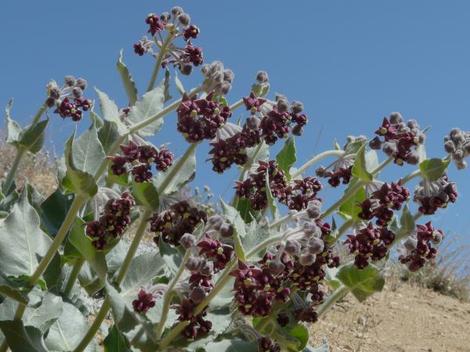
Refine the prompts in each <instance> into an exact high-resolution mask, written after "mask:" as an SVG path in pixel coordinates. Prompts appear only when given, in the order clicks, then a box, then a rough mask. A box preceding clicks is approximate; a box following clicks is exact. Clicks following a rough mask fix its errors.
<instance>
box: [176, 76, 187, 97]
mask: <svg viewBox="0 0 470 352" xmlns="http://www.w3.org/2000/svg"><path fill="white" fill-rule="evenodd" d="M175 86H176V89H177V90H178V92H179V93H180V94H181V95H183V94H184V93H186V89H184V85H183V82H181V80H180V78H179V77H178V74H177V73H176V71H175Z"/></svg>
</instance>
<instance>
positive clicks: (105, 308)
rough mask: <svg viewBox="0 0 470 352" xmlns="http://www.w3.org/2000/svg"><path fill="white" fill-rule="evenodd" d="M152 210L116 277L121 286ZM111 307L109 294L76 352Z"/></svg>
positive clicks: (88, 340) (144, 216)
mask: <svg viewBox="0 0 470 352" xmlns="http://www.w3.org/2000/svg"><path fill="white" fill-rule="evenodd" d="M151 213H152V212H151V211H150V210H145V211H144V213H143V214H142V216H141V218H140V223H139V227H138V228H137V230H136V233H135V236H134V239H133V240H132V243H131V245H130V247H129V249H128V251H127V254H126V257H125V258H124V261H123V263H122V265H121V268H120V269H119V272H118V275H117V277H116V284H117V285H118V286H119V285H120V284H121V283H122V281H123V280H124V278H125V277H126V274H127V271H128V270H129V266H130V264H131V262H132V258H134V255H135V253H136V251H137V248H138V247H139V244H140V241H141V240H142V238H143V236H144V234H145V229H146V227H147V221H148V218H149V217H150V215H151ZM110 308H111V301H110V298H109V296H106V298H105V300H104V302H103V304H102V306H101V308H100V310H99V312H98V314H97V315H96V318H95V321H94V322H93V324H92V325H91V326H90V327H89V329H88V331H87V333H86V334H85V336H83V338H82V340H81V341H80V343H79V344H78V345H77V347H75V349H74V352H81V351H83V350H84V349H85V348H86V347H87V346H88V344H89V343H90V342H91V340H93V337H94V336H95V335H96V332H97V331H98V329H99V328H100V326H101V323H102V322H103V320H104V319H105V318H106V315H107V314H108V311H109V309H110Z"/></svg>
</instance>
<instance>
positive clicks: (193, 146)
mask: <svg viewBox="0 0 470 352" xmlns="http://www.w3.org/2000/svg"><path fill="white" fill-rule="evenodd" d="M197 145H198V143H192V144H190V145H189V147H188V149H186V151H185V152H184V154H183V156H182V157H181V158H179V159H178V162H177V163H176V164H175V166H174V167H172V168H171V169H170V171H169V172H168V175H166V176H165V178H164V179H163V181H162V183H161V184H160V186H159V187H158V194H163V193H164V192H165V190H166V188H167V187H168V185H169V184H170V182H171V180H172V179H173V177H175V176H176V174H177V173H178V172H179V171H180V170H181V168H182V167H183V166H184V164H185V163H186V161H187V160H188V159H189V157H190V156H191V154H193V152H194V150H195V149H196V147H197Z"/></svg>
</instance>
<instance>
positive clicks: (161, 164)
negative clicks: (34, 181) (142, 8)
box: [0, 7, 470, 352]
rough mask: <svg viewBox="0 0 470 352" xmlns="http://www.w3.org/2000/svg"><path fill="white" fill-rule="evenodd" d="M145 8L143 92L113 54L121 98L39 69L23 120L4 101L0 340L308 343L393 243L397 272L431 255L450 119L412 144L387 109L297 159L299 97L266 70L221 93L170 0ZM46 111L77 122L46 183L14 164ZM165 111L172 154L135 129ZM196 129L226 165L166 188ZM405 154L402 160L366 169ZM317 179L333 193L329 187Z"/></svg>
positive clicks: (143, 346)
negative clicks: (46, 188) (7, 164)
mask: <svg viewBox="0 0 470 352" xmlns="http://www.w3.org/2000/svg"><path fill="white" fill-rule="evenodd" d="M145 23H146V26H147V34H146V35H145V36H144V37H143V38H142V39H140V40H138V41H137V42H136V43H135V44H134V45H133V51H134V52H135V54H136V55H139V56H146V57H149V58H151V59H150V60H154V62H155V63H154V68H153V71H152V73H151V74H150V79H149V83H148V85H147V88H146V91H145V93H140V94H139V92H138V90H137V85H136V83H135V81H134V80H133V78H132V76H131V74H130V72H129V69H128V67H127V66H126V65H125V63H124V60H123V55H122V52H121V54H120V56H119V58H118V61H117V70H118V73H119V75H120V77H121V78H122V83H123V87H124V89H125V92H126V93H127V98H128V101H126V102H125V103H124V104H123V105H121V106H122V107H120V106H119V105H118V104H117V103H116V102H114V101H113V100H112V99H111V98H110V97H109V96H108V95H107V94H106V93H104V92H102V91H100V90H98V89H96V94H97V101H96V104H95V102H94V101H92V100H91V99H89V98H87V95H88V88H87V81H86V80H85V79H83V78H75V77H73V76H67V77H65V79H64V82H63V84H59V83H58V82H55V81H51V82H49V83H48V84H47V93H46V95H45V97H44V102H43V103H42V105H41V106H40V108H39V110H38V112H37V113H36V115H35V116H34V117H33V119H32V121H31V124H30V125H28V126H26V127H22V126H20V124H18V123H17V122H15V120H13V118H12V117H11V110H12V103H11V102H10V103H9V104H8V106H7V108H6V130H7V142H8V143H9V144H11V145H12V146H14V147H15V150H16V158H15V160H14V163H13V164H12V166H11V168H10V169H9V172H8V174H7V175H6V178H5V180H4V182H3V184H2V190H1V195H0V215H1V218H2V220H1V224H0V275H1V276H0V302H1V304H0V319H1V321H0V328H1V332H2V334H1V340H0V343H1V348H0V350H1V351H7V350H8V349H10V350H11V351H28V352H29V351H38V352H43V351H74V352H78V351H97V350H103V348H104V350H105V351H207V352H213V351H217V352H221V351H262V352H265V351H269V352H277V351H311V352H312V351H327V350H328V346H327V345H326V344H325V345H324V346H317V347H313V346H310V345H309V342H308V341H309V331H315V328H310V324H319V322H317V321H319V320H321V318H322V316H323V315H324V314H325V313H326V312H327V311H328V310H329V309H330V308H331V307H333V305H334V304H335V302H337V301H338V300H341V299H342V298H344V297H345V296H346V295H348V294H351V295H353V296H354V297H355V298H356V299H357V300H358V301H359V302H362V301H364V300H365V299H367V298H368V297H369V296H370V295H372V294H374V293H375V292H377V291H380V290H381V289H382V287H383V286H384V276H383V272H384V265H385V263H386V262H387V260H389V259H390V258H391V257H392V256H393V258H396V259H397V260H399V261H400V262H401V263H402V265H404V266H406V267H407V268H408V269H409V270H410V271H417V270H419V269H420V268H422V267H423V265H425V264H426V262H428V261H432V260H433V259H434V258H435V257H436V255H437V248H438V244H439V242H441V241H442V239H443V237H444V233H443V232H442V231H441V230H440V229H438V228H436V227H435V226H434V225H433V224H432V216H433V215H434V214H435V213H436V212H438V211H440V209H442V208H446V207H447V206H448V205H449V203H454V202H455V201H456V200H457V190H456V185H455V183H454V182H452V181H451V179H450V177H449V176H448V175H447V169H448V167H449V165H450V164H451V162H454V163H455V165H456V167H457V169H465V167H466V161H465V158H466V157H467V156H468V155H469V154H470V132H465V131H462V130H460V129H457V128H455V129H452V130H451V131H450V132H449V134H448V135H447V136H445V137H444V145H443V156H442V158H440V157H439V158H428V157H426V154H425V147H424V145H425V139H426V130H424V129H422V128H421V127H420V126H419V125H418V122H417V121H415V120H406V119H404V118H403V117H402V115H401V114H399V113H392V114H390V115H389V116H387V117H385V118H384V119H383V121H382V122H381V123H380V124H379V123H378V124H377V125H378V126H377V128H376V129H375V131H374V130H372V131H371V135H370V136H369V137H365V136H356V137H352V136H351V137H348V138H347V140H346V141H345V142H344V144H342V145H340V144H338V143H335V145H334V147H333V148H332V150H327V151H324V152H321V153H319V154H317V155H315V156H314V157H313V158H311V159H310V160H308V161H307V162H306V163H305V164H303V165H298V166H296V163H297V158H296V146H295V139H296V138H298V137H300V136H301V135H302V132H303V129H304V126H305V125H306V124H307V123H308V120H309V119H308V117H307V114H306V113H305V111H304V105H303V104H302V103H301V102H298V101H295V100H290V99H288V98H287V97H285V96H283V95H275V96H271V95H270V94H269V88H270V84H269V78H268V74H267V73H266V72H264V71H260V72H258V73H257V75H256V77H255V79H254V82H253V85H252V86H251V87H247V89H246V96H244V97H242V98H241V99H240V100H238V101H235V102H229V101H227V99H226V97H225V95H226V94H227V93H228V92H229V91H230V89H231V87H232V84H233V82H234V73H233V72H232V71H231V70H230V69H228V68H226V67H224V65H223V64H222V62H219V61H215V62H212V63H205V60H204V54H203V50H202V49H201V48H200V47H198V46H197V39H198V36H199V34H200V30H199V28H198V27H197V26H196V25H194V24H193V23H192V22H191V19H190V16H189V15H188V14H187V13H185V12H184V11H183V9H182V8H180V7H174V8H172V9H171V11H170V12H169V13H167V12H165V13H162V14H161V15H156V14H149V15H148V16H147V17H146V19H145ZM196 70H197V71H200V72H201V80H200V84H199V85H197V86H196V87H194V88H192V89H188V90H187V89H186V88H184V86H183V83H182V81H181V80H180V79H179V78H178V75H179V76H180V77H183V76H187V75H192V74H194V73H195V71H196ZM172 77H174V78H172ZM172 86H174V87H175V89H174V90H175V92H177V93H178V95H180V96H178V97H176V98H173V97H171V96H170V88H171V87H172ZM237 110H239V111H237ZM235 111H237V114H243V115H244V117H245V118H244V119H242V120H241V121H238V122H235V121H234V120H233V119H232V115H234V113H235ZM49 116H50V118H56V116H57V117H60V118H62V119H64V120H65V119H71V120H73V121H75V122H76V123H82V124H83V123H87V124H89V125H90V126H89V128H88V129H86V131H85V132H83V133H82V134H81V135H79V136H76V135H75V132H72V131H71V136H70V138H69V139H68V140H67V142H66V144H65V147H64V155H63V157H62V158H61V159H60V162H59V163H58V172H57V179H58V181H59V182H58V187H57V189H56V190H55V191H54V192H53V193H52V194H51V195H49V196H48V197H44V196H43V195H42V194H40V193H39V192H38V191H37V190H35V189H34V188H33V187H32V186H31V185H28V184H26V185H24V186H23V187H21V189H19V188H18V187H16V184H15V178H16V176H17V170H18V166H19V165H20V164H21V161H22V158H23V156H25V155H26V154H28V153H31V154H35V153H37V152H39V151H40V150H41V148H42V147H43V143H44V139H45V131H46V127H47V125H48V122H49ZM84 120H88V121H86V122H85V121H84ZM164 121H165V122H167V123H169V124H172V125H173V124H175V125H176V129H177V130H178V132H180V133H181V135H182V136H183V137H184V139H185V143H186V144H187V149H186V151H185V152H184V153H183V154H182V155H179V156H178V155H174V154H173V152H172V151H171V149H170V148H169V146H168V145H159V146H156V145H153V144H152V143H151V142H149V140H148V139H150V138H151V137H153V136H154V135H155V134H157V133H158V131H159V130H160V128H161V127H162V124H163V122H164ZM203 143H208V144H209V145H210V148H209V154H208V156H207V160H208V161H209V163H210V165H211V167H212V169H213V171H214V172H216V173H219V174H221V173H224V172H225V171H227V170H229V169H231V168H237V169H239V177H238V180H237V181H234V182H233V193H234V194H233V197H231V198H230V199H225V200H220V204H219V203H218V204H215V205H214V204H208V203H207V202H202V201H201V202H199V201H198V199H199V198H198V197H192V196H188V192H186V193H185V192H182V189H185V188H186V189H188V188H189V186H188V185H189V183H190V182H191V180H192V179H193V178H194V175H195V173H196V156H195V155H196V154H195V152H196V149H197V148H198V146H199V145H201V144H203ZM274 145H280V146H279V150H280V152H279V153H277V155H272V154H270V147H272V146H274ZM325 160H328V162H325ZM321 164H323V166H322V165H321ZM407 164H408V165H413V166H414V168H411V169H413V170H414V171H413V172H411V173H409V174H404V173H403V176H402V177H401V178H399V179H396V180H395V181H393V182H383V181H381V180H380V174H381V172H382V171H383V170H384V169H385V168H386V167H391V168H392V167H393V168H397V169H400V167H402V166H404V165H407ZM407 169H408V168H407ZM411 180H414V181H415V182H414V184H416V187H415V188H414V189H410V188H407V184H408V183H409V181H411ZM328 187H331V188H342V191H336V192H330V193H332V194H337V196H336V198H335V199H330V196H328V197H324V196H323V195H322V191H323V190H324V189H325V188H328ZM414 209H416V211H414ZM143 247H145V250H143V249H142V248H143Z"/></svg>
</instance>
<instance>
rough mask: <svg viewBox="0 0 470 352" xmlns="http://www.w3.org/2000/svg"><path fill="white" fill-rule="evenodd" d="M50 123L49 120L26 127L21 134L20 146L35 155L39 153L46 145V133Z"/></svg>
mask: <svg viewBox="0 0 470 352" xmlns="http://www.w3.org/2000/svg"><path fill="white" fill-rule="evenodd" d="M48 123H49V120H48V119H47V120H43V121H39V122H37V123H35V124H34V125H30V126H28V127H26V129H24V130H23V131H22V132H21V133H20V137H19V138H20V140H19V142H18V145H20V146H21V147H23V148H24V149H26V150H27V151H29V152H31V153H33V154H36V153H37V152H39V151H40V150H41V149H42V146H43V145H44V137H45V136H44V134H45V133H44V132H45V129H46V127H47V124H48Z"/></svg>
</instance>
